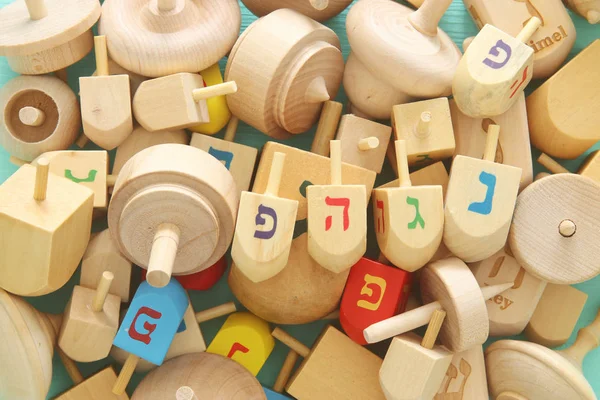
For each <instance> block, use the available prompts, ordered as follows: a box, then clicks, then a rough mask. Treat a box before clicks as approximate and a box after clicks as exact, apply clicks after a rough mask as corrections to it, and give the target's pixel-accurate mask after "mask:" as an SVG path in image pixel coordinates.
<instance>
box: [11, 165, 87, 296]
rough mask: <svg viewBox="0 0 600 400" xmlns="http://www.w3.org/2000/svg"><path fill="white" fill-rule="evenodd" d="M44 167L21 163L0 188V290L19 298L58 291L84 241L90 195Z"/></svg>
mask: <svg viewBox="0 0 600 400" xmlns="http://www.w3.org/2000/svg"><path fill="white" fill-rule="evenodd" d="M48 169H49V163H48V160H45V159H40V160H38V163H37V166H36V167H33V166H31V165H23V166H22V167H21V168H19V170H18V171H17V172H15V173H14V174H13V175H12V176H11V177H10V178H8V179H7V180H6V181H5V182H4V183H3V184H2V185H1V186H0V204H2V206H0V232H4V235H3V238H2V243H3V245H2V246H3V251H2V252H1V253H0V287H1V288H3V289H5V290H6V291H8V292H11V293H14V294H17V295H21V296H41V295H44V294H47V293H51V292H54V291H55V290H58V289H60V288H61V287H62V286H63V285H64V284H65V283H67V281H68V280H69V279H70V278H71V276H72V275H73V273H74V272H75V270H76V269H77V266H78V265H79V261H81V257H82V256H83V254H84V252H85V248H86V246H87V242H88V241H89V238H90V231H91V227H92V210H93V201H94V200H93V198H94V193H93V192H92V191H91V190H90V189H88V188H87V187H84V186H82V185H78V184H76V183H73V182H71V181H70V180H68V179H65V178H62V177H59V176H57V175H54V174H49V173H48ZM31 243H35V251H30V250H28V249H30V244H31Z"/></svg>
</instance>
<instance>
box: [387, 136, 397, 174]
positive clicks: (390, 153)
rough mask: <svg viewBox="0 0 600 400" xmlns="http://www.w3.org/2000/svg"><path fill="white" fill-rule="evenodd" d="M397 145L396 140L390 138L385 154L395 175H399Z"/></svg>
mask: <svg viewBox="0 0 600 400" xmlns="http://www.w3.org/2000/svg"><path fill="white" fill-rule="evenodd" d="M395 145H396V143H395V142H394V141H392V140H390V143H389V145H388V148H387V150H386V152H385V156H386V157H387V159H388V162H389V163H390V166H391V167H392V170H393V171H394V175H396V177H398V157H396V149H395Z"/></svg>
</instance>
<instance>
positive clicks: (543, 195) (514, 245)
mask: <svg viewBox="0 0 600 400" xmlns="http://www.w3.org/2000/svg"><path fill="white" fill-rule="evenodd" d="M598 226H600V186H598V184H597V183H595V182H594V181H593V180H592V179H590V178H587V177H584V176H580V175H576V174H556V175H551V176H548V177H546V178H543V179H540V180H538V181H535V182H534V183H532V184H531V185H529V186H528V187H527V188H526V189H525V190H523V192H521V194H520V195H519V197H518V198H517V205H516V207H515V213H514V216H513V221H512V226H511V230H510V234H509V243H510V248H511V250H512V252H513V254H514V256H515V258H516V259H517V261H518V262H519V264H520V265H522V266H523V268H525V269H526V270H527V272H529V273H530V274H532V275H534V276H536V277H537V278H539V279H542V280H544V281H547V282H550V283H555V284H559V285H571V284H574V283H579V282H583V281H587V280H589V279H592V278H593V277H595V276H596V275H598V274H599V273H600V231H599V230H598Z"/></svg>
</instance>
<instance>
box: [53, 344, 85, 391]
mask: <svg viewBox="0 0 600 400" xmlns="http://www.w3.org/2000/svg"><path fill="white" fill-rule="evenodd" d="M56 350H57V351H58V356H59V357H60V360H61V361H62V363H63V366H64V367H65V370H66V371H67V375H69V378H71V380H72V381H73V383H74V384H75V386H77V385H79V384H80V383H81V382H83V375H81V371H79V368H77V364H75V361H73V360H71V359H70V358H69V356H67V355H66V354H65V352H64V351H62V350H61V349H60V347H57V348H56Z"/></svg>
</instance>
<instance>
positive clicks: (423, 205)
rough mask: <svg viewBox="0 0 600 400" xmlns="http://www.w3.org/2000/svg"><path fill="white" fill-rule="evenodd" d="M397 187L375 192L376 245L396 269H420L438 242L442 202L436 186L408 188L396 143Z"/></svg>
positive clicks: (401, 147) (402, 150) (401, 146)
mask: <svg viewBox="0 0 600 400" xmlns="http://www.w3.org/2000/svg"><path fill="white" fill-rule="evenodd" d="M396 155H397V157H396V160H397V165H398V175H399V180H398V182H399V187H396V188H385V189H375V190H374V192H373V193H374V196H373V214H374V215H375V220H376V227H375V228H376V229H375V232H376V234H377V243H378V244H379V248H380V250H381V252H382V253H383V254H384V255H385V257H386V258H387V259H388V260H389V261H391V263H392V264H394V265H395V266H396V267H398V268H401V269H403V270H405V271H408V272H413V271H416V270H417V269H419V268H421V267H422V266H424V265H425V264H427V262H429V260H431V257H433V255H434V254H435V252H436V251H437V249H438V247H439V246H440V243H441V242H442V232H443V228H444V199H443V194H442V187H441V186H440V185H427V186H412V184H411V181H410V176H409V173H408V161H407V154H406V141H405V140H397V141H396Z"/></svg>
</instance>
